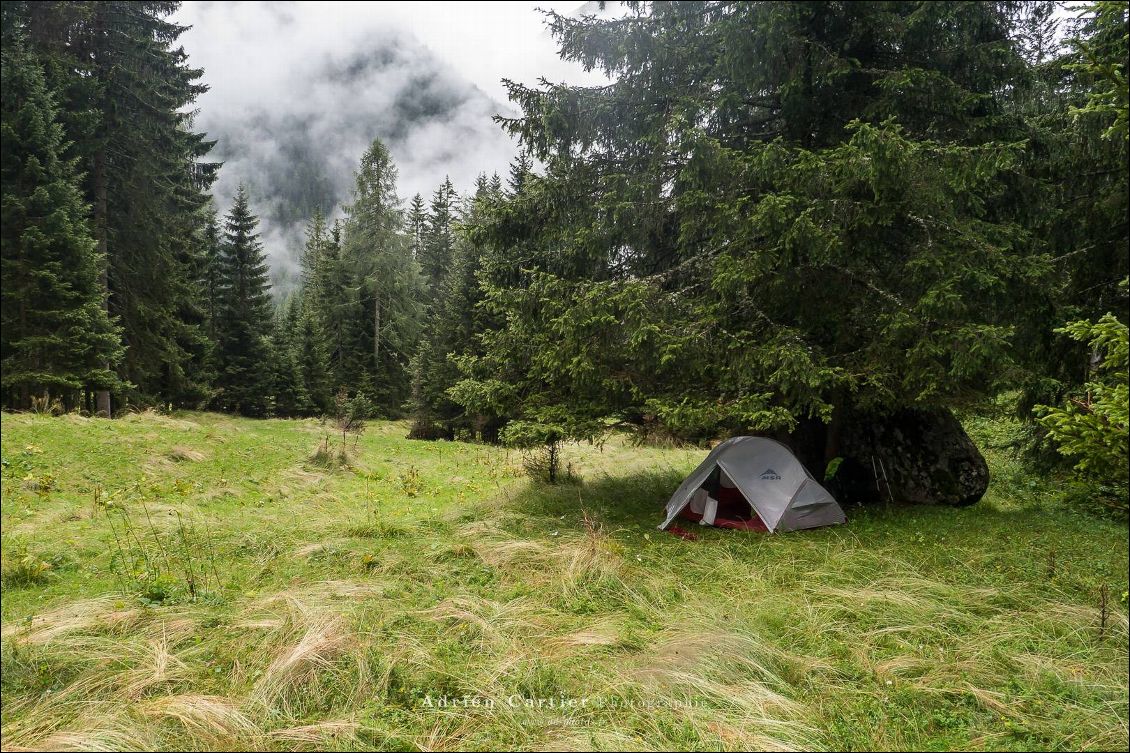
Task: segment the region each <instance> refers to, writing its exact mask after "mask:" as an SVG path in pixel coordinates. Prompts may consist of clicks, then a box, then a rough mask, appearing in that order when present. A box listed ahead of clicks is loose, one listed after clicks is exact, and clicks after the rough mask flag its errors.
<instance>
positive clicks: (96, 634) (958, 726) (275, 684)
mask: <svg viewBox="0 0 1130 753" xmlns="http://www.w3.org/2000/svg"><path fill="white" fill-rule="evenodd" d="M972 428H973V429H974V431H975V433H976V434H977V435H978V438H979V440H980V441H981V442H982V443H983V444H988V445H989V448H988V455H989V459H990V463H991V465H992V468H993V472H994V482H993V486H992V487H991V489H990V492H989V495H988V497H987V498H986V499H985V500H984V501H983V502H982V503H980V504H978V505H976V506H974V507H972V508H968V509H962V510H951V509H933V508H927V507H921V508H875V509H866V510H848V517H849V523H848V525H846V526H843V527H838V528H832V529H824V530H816V531H808V532H801V533H794V534H785V535H779V536H765V535H753V534H745V533H736V532H730V531H718V530H703V531H702V532H701V533H702V537H701V539H700V540H699V541H694V542H688V541H684V540H681V539H679V538H676V537H674V536H671V535H668V534H665V533H661V532H659V531H656V530H655V525H656V524H657V523H658V522H659V520H660V518H661V515H660V511H661V506H662V503H663V502H664V501H665V499H666V497H667V496H668V495H669V494H670V492H671V490H672V489H673V488H674V487H675V486H676V485H677V483H678V481H679V480H680V478H681V476H682V475H683V474H684V473H686V472H687V471H688V470H689V469H690V468H692V467H693V466H694V465H695V464H696V463H697V461H698V460H699V459H700V458H701V455H702V453H701V451H693V450H682V449H657V448H635V447H631V446H629V445H627V444H624V443H622V442H620V441H618V440H613V441H610V442H609V443H608V444H606V445H605V446H604V447H602V448H599V447H590V446H587V445H584V446H573V447H568V448H566V450H565V452H566V460H568V461H569V462H571V463H573V465H574V468H575V469H576V470H577V472H578V473H579V474H580V476H581V478H582V481H581V482H580V483H579V484H573V485H563V486H558V487H545V486H537V485H531V484H530V483H529V482H527V481H526V480H525V479H524V478H523V476H522V471H521V458H520V457H518V456H517V455H514V454H508V453H507V452H506V451H505V450H502V449H498V448H491V447H483V446H476V445H468V444H460V443H452V442H437V443H428V442H417V441H409V440H406V439H404V438H403V437H404V436H405V435H406V434H407V426H406V425H404V424H400V423H374V424H371V425H370V427H369V429H368V430H367V431H366V433H365V434H364V435H363V436H362V437H361V438H360V440H359V443H358V445H357V448H356V449H355V450H351V453H350V455H351V465H349V466H347V467H344V468H336V467H333V468H331V467H325V466H322V465H317V464H315V463H312V462H311V460H310V458H311V455H312V453H314V451H315V450H316V448H317V447H318V445H319V441H320V438H321V434H322V429H321V427H320V426H319V425H318V423H317V422H315V421H248V420H240V419H235V418H231V417H225V416H219V415H213V414H203V413H196V414H178V415H176V416H172V417H170V416H161V415H157V414H152V413H149V414H139V415H134V416H130V417H127V418H124V419H121V420H115V421H112V422H111V421H102V420H85V419H82V418H78V417H73V416H64V417H59V418H51V417H42V416H33V415H4V416H3V433H2V434H3V503H2V524H3V572H4V579H3V605H2V621H3V640H2V646H3V680H2V682H3V686H2V690H3V695H2V699H3V700H2V715H0V717H2V718H0V723H2V734H3V747H4V749H5V750H27V749H43V750H49V749H63V750H66V749H82V750H93V749H98V750H105V749H136V748H154V749H182V748H205V749H239V748H245V749H246V748H260V749H280V750H282V749H285V750H302V749H315V748H316V749H340V750H349V749H360V748H368V749H379V750H443V749H483V750H488V749H497V748H528V749H543V750H544V749H621V748H627V749H644V750H662V749H690V750H716V749H734V750H740V749H748V748H756V749H772V750H776V749H792V748H812V749H825V750H856V749H933V750H946V749H949V750H960V749H986V750H1028V749H1033V748H1039V749H1064V750H1066V749H1091V750H1111V749H1123V750H1125V749H1126V748H1127V734H1128V732H1127V703H1128V690H1127V688H1128V677H1127V674H1128V670H1127V662H1128V655H1127V611H1126V609H1127V607H1126V591H1127V528H1126V524H1125V523H1124V522H1118V521H1110V520H1102V519H1098V518H1094V517H1089V516H1087V515H1085V514H1082V513H1080V512H1078V511H1075V510H1072V509H1069V508H1065V507H1064V506H1063V504H1062V503H1061V502H1059V498H1060V496H1061V491H1060V488H1059V486H1058V484H1057V483H1056V481H1055V480H1054V479H1052V480H1049V479H1041V478H1036V477H1031V476H1029V475H1026V474H1025V472H1024V471H1023V469H1022V468H1021V466H1020V465H1019V464H1018V463H1017V462H1016V461H1015V460H1014V459H1013V458H1011V456H1009V455H1008V453H1007V452H1005V451H1004V450H1002V449H999V448H996V447H994V446H993V445H995V444H1000V436H999V435H1000V433H1001V431H1002V429H1001V427H1000V425H999V424H995V423H992V422H981V423H975V424H974V425H973V426H972ZM127 520H128V521H131V522H132V528H130V529H128V530H127V529H125V528H124V523H125V521H127ZM1104 585H1106V586H1107V588H1108V593H1109V595H1110V598H1109V600H1108V601H1109V604H1110V608H1109V609H1108V610H1107V614H1106V619H1105V622H1106V624H1105V627H1104V628H1102V631H1101V635H1100V624H1101V623H1102V622H1103V617H1102V614H1101V610H1100V591H1101V590H1102V588H1103V586H1104Z"/></svg>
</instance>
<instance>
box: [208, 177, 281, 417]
mask: <svg viewBox="0 0 1130 753" xmlns="http://www.w3.org/2000/svg"><path fill="white" fill-rule="evenodd" d="M258 224H259V220H258V218H257V217H256V216H255V215H254V214H252V212H251V207H250V201H249V199H248V196H247V191H246V189H245V188H244V187H243V186H242V185H241V186H240V187H239V191H238V193H237V194H236V197H235V202H234V203H233V205H232V208H231V211H230V212H228V214H227V216H226V217H225V221H224V245H223V259H224V262H223V273H224V278H223V301H222V307H221V321H220V324H219V326H218V327H217V333H218V342H217V348H216V353H217V371H218V374H217V380H216V383H217V387H218V388H219V392H218V395H217V401H218V404H219V405H220V406H221V407H223V408H224V409H226V410H230V411H234V412H236V413H240V414H242V415H246V416H264V415H266V414H267V411H268V409H269V397H270V395H271V386H272V385H271V379H272V374H271V368H270V367H271V348H270V342H269V341H268V337H269V335H270V333H271V330H272V316H271V298H270V282H269V280H268V269H267V261H266V257H265V255H264V253H263V247H262V244H260V243H259V234H258V233H257V232H256V230H257V228H258Z"/></svg>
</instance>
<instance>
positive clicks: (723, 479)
mask: <svg viewBox="0 0 1130 753" xmlns="http://www.w3.org/2000/svg"><path fill="white" fill-rule="evenodd" d="M701 491H705V492H706V494H707V495H709V496H710V497H713V498H714V499H716V500H718V511H717V513H716V514H715V516H714V525H715V526H717V527H719V528H734V529H737V530H740V531H762V532H768V531H769V529H768V528H767V527H766V526H765V524H764V523H762V522H761V518H759V517H758V515H757V513H756V512H754V509H753V506H752V505H751V504H750V503H749V502H748V501H747V500H746V498H745V497H743V496H742V493H741V492H740V491H738V489H737V487H735V486H734V484H733V482H732V481H730V479H729V478H728V477H727V476H726V474H725V473H723V472H722V469H721V468H718V469H716V470H715V473H713V474H711V477H710V478H709V479H707V481H706V483H705V484H703V485H702V487H701ZM696 506H698V505H695V504H694V503H693V502H692V503H691V504H689V505H687V506H686V507H684V508H683V510H682V512H681V513H680V515H681V516H682V517H683V518H686V519H687V520H694V521H701V520H702V518H703V511H702V510H698V511H696V510H695V509H694V508H695V507H696Z"/></svg>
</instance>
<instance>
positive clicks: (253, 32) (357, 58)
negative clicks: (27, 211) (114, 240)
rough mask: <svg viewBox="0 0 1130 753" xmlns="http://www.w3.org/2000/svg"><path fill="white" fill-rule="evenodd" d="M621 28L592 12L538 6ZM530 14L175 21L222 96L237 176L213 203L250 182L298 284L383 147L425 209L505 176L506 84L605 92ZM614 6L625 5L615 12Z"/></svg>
mask: <svg viewBox="0 0 1130 753" xmlns="http://www.w3.org/2000/svg"><path fill="white" fill-rule="evenodd" d="M536 5H540V6H543V7H548V8H553V9H555V10H557V11H559V12H562V13H574V14H575V13H579V12H585V13H594V12H599V13H602V14H605V15H607V14H611V13H613V12H616V11H614V10H612V8H611V7H610V8H609V9H606V10H604V11H599V9H598V8H597V7H596V5H595V4H594V3H589V4H587V5H585V6H581V5H580V4H579V3H577V2H576V0H573V1H572V2H557V3H554V2H550V3H538V4H536ZM536 5H535V4H533V3H490V4H485V3H355V2H353V3H351V2H346V3H328V2H317V3H303V2H294V3H277V2H262V3H261V2H243V3H231V2H187V3H185V4H184V5H183V6H182V8H181V10H180V11H178V14H177V16H176V17H175V18H176V20H177V21H179V22H181V23H185V24H191V25H192V27H193V28H192V29H191V30H189V31H188V32H186V33H185V34H184V36H183V37H182V38H181V41H182V43H183V44H184V46H185V50H186V51H187V52H188V54H189V62H190V64H191V65H193V66H195V67H201V68H203V69H204V83H206V84H207V85H208V86H209V87H210V90H209V91H208V92H207V93H206V94H204V95H203V96H202V97H201V98H200V99H199V101H198V103H197V104H198V108H199V111H198V113H197V116H196V128H197V129H198V130H203V131H205V132H206V133H207V134H208V136H209V137H210V138H212V139H216V140H217V145H216V147H215V149H214V151H213V154H212V158H214V159H216V160H220V161H223V162H224V166H223V168H222V169H221V171H220V177H219V180H218V181H217V183H216V186H215V189H214V193H215V197H216V202H217V206H218V208H219V209H220V211H221V212H223V211H226V209H227V207H228V206H229V205H230V202H231V198H232V196H233V195H234V193H235V190H236V188H237V186H238V185H239V184H240V183H243V184H245V185H246V186H247V187H248V189H249V191H250V193H251V197H252V203H253V206H254V209H255V210H256V212H257V213H258V214H259V215H260V217H261V222H262V226H261V230H262V236H263V242H264V245H265V247H266V250H267V253H268V256H269V257H270V260H271V265H272V270H273V273H274V277H275V280H276V282H277V283H279V284H280V285H281V286H282V287H284V288H285V287H287V285H288V283H287V281H288V279H289V278H291V277H292V276H293V273H294V271H295V265H296V259H297V258H298V251H299V249H300V247H301V244H302V238H303V230H304V226H305V223H306V220H307V219H308V218H309V216H310V215H311V214H312V212H313V210H314V208H315V207H318V208H320V209H321V210H322V211H323V212H325V213H327V214H337V213H340V207H341V206H342V204H343V203H348V200H349V191H350V188H351V186H352V182H353V170H354V169H355V167H356V164H357V161H358V159H359V158H360V157H361V154H362V153H363V152H364V151H365V149H366V147H367V146H368V145H369V143H370V142H371V141H372V139H373V138H376V137H379V138H380V139H382V140H383V141H384V142H385V143H386V144H387V145H388V147H389V149H390V150H391V152H392V154H393V157H394V159H395V161H396V163H397V165H398V167H399V170H400V180H399V192H400V195H401V197H402V198H404V199H408V198H410V197H411V196H412V195H413V194H415V193H417V192H419V193H420V194H422V195H423V196H424V197H425V199H427V198H428V197H430V195H431V192H432V191H433V190H434V189H435V187H436V186H437V185H438V184H439V183H440V182H441V181H442V180H443V179H444V176H450V177H451V179H452V181H453V182H454V184H455V186H456V189H457V190H459V191H465V190H468V189H469V188H470V186H471V185H472V184H473V181H474V179H475V176H476V175H477V174H478V173H480V172H487V173H490V172H494V171H498V172H499V173H501V174H503V175H505V173H506V170H507V168H508V165H509V162H510V160H511V159H512V158H513V157H514V155H515V153H516V144H515V143H514V142H512V141H511V139H510V138H509V137H508V136H506V135H505V134H504V133H503V132H502V130H501V129H500V128H499V126H498V125H497V124H496V123H494V122H493V121H492V116H493V115H495V114H496V113H502V114H506V115H513V114H515V110H514V109H513V107H512V106H511V105H510V104H509V103H508V102H507V101H506V94H505V89H504V87H503V85H502V84H501V79H502V78H503V77H506V78H510V79H513V80H517V81H521V82H523V83H528V84H534V83H536V81H537V79H538V77H540V76H544V77H546V78H548V79H550V80H553V81H567V82H569V83H580V84H591V83H603V82H604V80H603V79H602V78H601V76H600V75H599V74H597V73H585V72H584V71H583V70H581V68H580V66H578V65H575V64H572V63H565V62H563V61H561V60H560V59H559V58H558V57H557V54H556V45H555V43H554V41H553V39H552V38H551V36H550V35H549V34H548V32H547V31H546V30H545V26H544V19H543V16H542V14H540V13H539V12H537V11H536V10H535V8H536ZM613 7H614V4H613Z"/></svg>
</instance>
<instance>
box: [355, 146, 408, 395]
mask: <svg viewBox="0 0 1130 753" xmlns="http://www.w3.org/2000/svg"><path fill="white" fill-rule="evenodd" d="M396 177H397V170H396V166H395V165H394V164H393V162H392V158H391V156H390V154H389V152H388V149H387V148H386V147H385V145H384V144H383V143H381V142H380V140H375V141H374V142H373V143H372V145H370V147H369V149H368V150H367V151H366V152H365V154H364V156H363V157H362V158H361V164H360V167H359V168H358V171H357V179H356V187H355V189H354V192H353V204H352V205H351V206H350V207H349V208H348V210H347V220H346V223H345V227H344V238H343V254H342V258H343V260H344V261H345V262H346V263H347V264H348V265H350V267H351V271H352V273H353V276H354V280H355V284H356V288H357V292H358V298H359V301H360V305H361V310H362V311H363V312H365V313H364V314H363V316H364V317H365V319H364V325H363V326H359V327H356V329H355V333H356V334H357V335H358V337H357V339H356V340H355V341H354V342H355V345H354V347H355V348H356V349H357V353H356V355H357V357H358V358H359V360H360V366H361V369H360V375H359V376H360V378H359V379H358V381H357V382H356V383H354V384H353V385H351V386H352V387H353V388H354V389H356V390H358V391H362V392H364V393H365V396H366V397H367V398H368V399H369V400H370V401H371V402H372V403H373V404H374V405H375V406H376V407H377V408H378V409H379V410H380V411H381V412H383V413H384V414H385V415H397V414H399V412H400V411H401V409H402V406H403V404H404V402H405V400H406V399H407V397H408V389H409V386H408V382H409V379H408V373H407V367H408V356H407V355H406V354H407V353H410V352H411V351H412V349H413V348H414V347H415V345H416V338H417V336H418V331H419V316H420V314H419V310H418V305H419V300H420V276H419V271H418V268H417V264H416V260H415V259H414V258H413V257H412V253H411V248H410V246H409V239H408V238H406V237H405V235H404V232H403V222H404V218H403V212H402V210H401V209H400V204H401V202H400V199H399V198H398V197H397V195H396Z"/></svg>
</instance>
